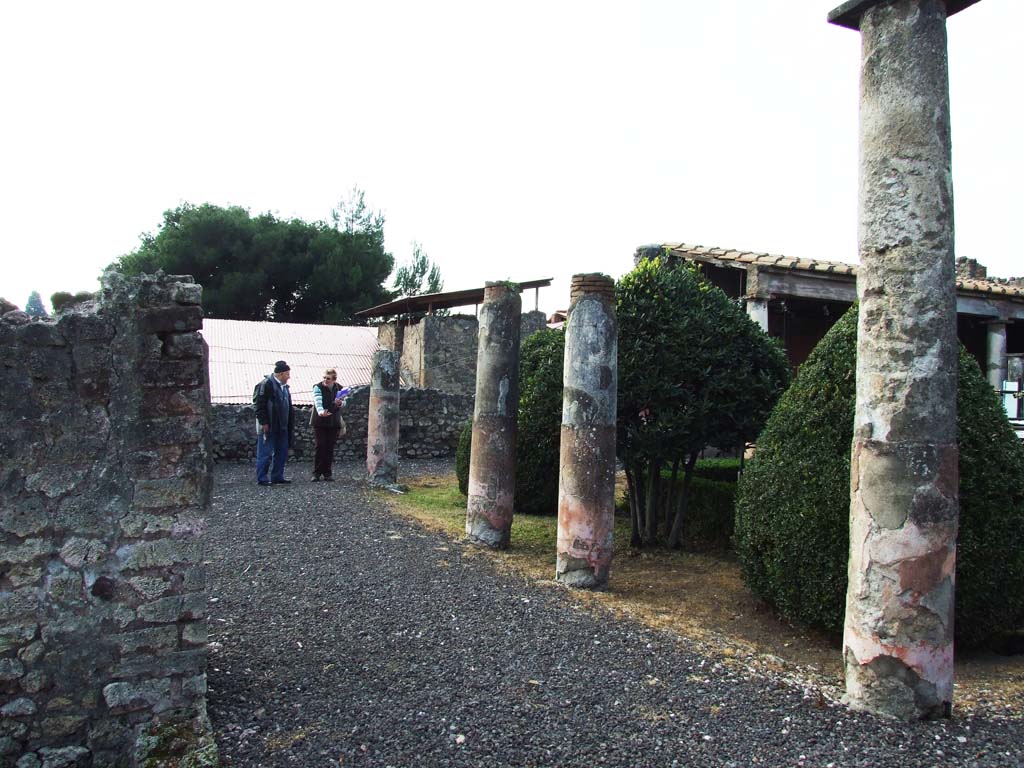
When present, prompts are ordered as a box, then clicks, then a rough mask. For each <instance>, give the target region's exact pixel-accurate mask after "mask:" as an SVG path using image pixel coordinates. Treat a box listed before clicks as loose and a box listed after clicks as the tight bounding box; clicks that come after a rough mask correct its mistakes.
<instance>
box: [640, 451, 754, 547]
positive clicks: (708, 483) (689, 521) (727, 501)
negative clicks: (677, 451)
mask: <svg viewBox="0 0 1024 768" xmlns="http://www.w3.org/2000/svg"><path fill="white" fill-rule="evenodd" d="M738 464H739V462H738V460H737V466H738ZM662 478H663V482H662V484H661V488H660V492H659V493H660V498H659V504H658V506H659V507H663V505H664V504H666V503H667V499H668V493H669V485H670V481H671V473H670V472H664V473H662ZM682 486H683V478H682V476H681V475H680V476H677V478H676V490H675V493H673V494H672V498H673V499H674V503H675V504H676V505H678V504H679V502H680V501H681V496H682ZM735 509H736V480H735V475H734V477H733V479H732V480H731V481H723V480H712V479H709V478H707V477H702V476H701V475H699V474H697V473H696V469H695V470H694V476H693V479H692V480H690V493H689V497H688V501H687V506H686V515H685V516H684V517H683V521H682V524H681V526H682V527H681V529H680V541H681V543H682V545H683V547H685V548H686V549H691V550H693V549H697V550H701V549H727V548H728V547H729V546H730V544H731V543H732V537H733V527H734V526H733V520H734V517H735V515H734V512H735Z"/></svg>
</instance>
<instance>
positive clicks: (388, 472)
mask: <svg viewBox="0 0 1024 768" xmlns="http://www.w3.org/2000/svg"><path fill="white" fill-rule="evenodd" d="M370 375H371V377H372V378H371V380H370V406H369V414H368V419H367V421H368V423H367V430H366V474H367V478H368V480H369V481H370V483H371V484H372V485H394V484H395V483H397V482H398V461H399V460H398V426H399V422H398V414H399V389H398V382H399V376H398V354H397V353H396V352H393V351H391V350H388V349H378V350H377V351H376V352H374V353H373V371H372V373H371V374H370Z"/></svg>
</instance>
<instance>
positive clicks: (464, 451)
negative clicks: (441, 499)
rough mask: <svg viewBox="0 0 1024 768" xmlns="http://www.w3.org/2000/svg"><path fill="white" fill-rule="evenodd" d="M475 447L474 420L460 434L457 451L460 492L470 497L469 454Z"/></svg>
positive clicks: (456, 463)
mask: <svg viewBox="0 0 1024 768" xmlns="http://www.w3.org/2000/svg"><path fill="white" fill-rule="evenodd" d="M472 446H473V420H472V419H470V420H469V421H467V422H466V426H464V427H463V428H462V431H461V432H460V433H459V447H458V448H456V449H455V476H456V477H457V478H458V479H459V491H460V492H461V493H462V495H463V496H468V495H469V452H470V449H471V448H472Z"/></svg>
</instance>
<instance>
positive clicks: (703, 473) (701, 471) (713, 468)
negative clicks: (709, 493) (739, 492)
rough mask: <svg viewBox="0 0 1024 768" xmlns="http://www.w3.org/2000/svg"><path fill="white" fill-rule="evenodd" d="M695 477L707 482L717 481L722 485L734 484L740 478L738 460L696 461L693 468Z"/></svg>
mask: <svg viewBox="0 0 1024 768" xmlns="http://www.w3.org/2000/svg"><path fill="white" fill-rule="evenodd" d="M693 473H694V475H696V476H697V477H703V478H705V479H707V480H718V481H719V482H722V483H735V482H736V479H737V478H738V477H739V476H740V460H739V459H698V460H697V463H696V464H695V465H694V467H693Z"/></svg>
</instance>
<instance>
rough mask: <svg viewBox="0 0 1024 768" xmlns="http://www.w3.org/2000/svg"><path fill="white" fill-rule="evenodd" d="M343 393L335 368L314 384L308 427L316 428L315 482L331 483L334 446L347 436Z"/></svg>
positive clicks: (329, 369) (326, 372)
mask: <svg viewBox="0 0 1024 768" xmlns="http://www.w3.org/2000/svg"><path fill="white" fill-rule="evenodd" d="M344 394H345V393H343V392H342V388H341V385H340V384H339V383H338V372H337V371H336V370H334V369H333V368H328V369H327V370H326V371H324V379H323V381H321V382H318V383H317V384H314V385H313V413H312V414H311V415H310V417H309V424H310V426H311V427H313V439H314V442H315V445H316V454H315V456H314V459H313V482H316V481H318V480H321V479H323V480H326V481H327V482H331V481H333V480H334V478H333V477H331V465H332V464H334V444H335V443H337V442H338V438H339V437H340V436H341V435H343V434H344V433H345V422H344V420H343V419H342V418H341V404H342V402H343V398H344Z"/></svg>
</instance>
